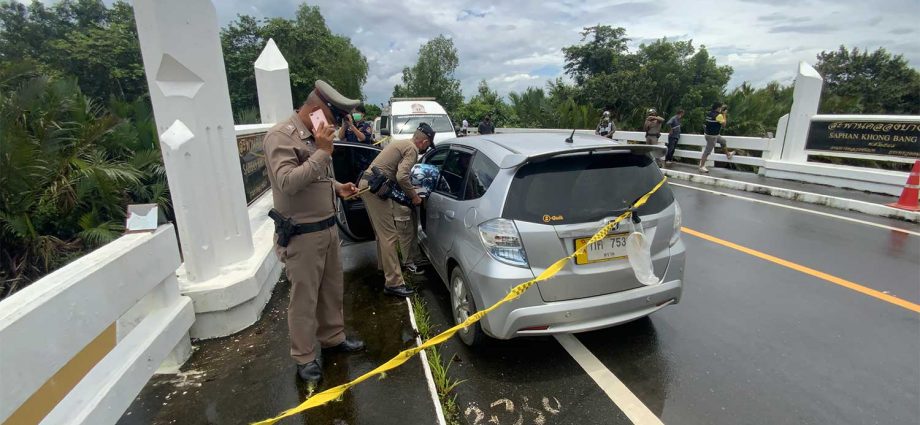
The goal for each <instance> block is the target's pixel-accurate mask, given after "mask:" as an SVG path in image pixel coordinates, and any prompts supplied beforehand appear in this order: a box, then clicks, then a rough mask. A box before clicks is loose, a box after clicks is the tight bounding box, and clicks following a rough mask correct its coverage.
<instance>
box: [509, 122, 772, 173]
mask: <svg viewBox="0 0 920 425" xmlns="http://www.w3.org/2000/svg"><path fill="white" fill-rule="evenodd" d="M495 131H496V132H498V133H535V132H546V131H552V132H559V133H571V132H572V130H571V129H569V130H566V129H540V128H497V129H495ZM575 133H576V134H594V130H575ZM724 137H725V139H726V141H727V142H728V146H729V149H732V150H737V149H743V150H745V151H747V152H760V153H761V156H760V157H758V156H753V155H749V156H744V155H735V157H734V159H733V160H732V161H729V160H728V158H726V157H725V155H724V154H721V153H713V154H712V155H709V158H710V159H715V160H718V161H722V162H732V163H735V164H745V165H754V166H758V167H762V166H763V165H764V157H765V156H767V155H768V153H769V152H770V145H771V143H775V139H768V138H762V137H739V136H724ZM613 139H614V140H624V141H635V142H642V143H645V133H644V132H641V131H617V132H616V133H614V134H613ZM667 142H668V141H667V135H666V134H662V135H661V138H660V139H659V141H658V143H660V144H662V145H666V144H667ZM680 146H700V147H703V146H706V139H705V138H704V137H703V135H702V134H684V135H681V137H680V141H679V142H678V149H676V150H675V151H674V156H676V157H679V158H693V159H697V160H698V159H700V157H702V156H703V152H702V150H700V151H694V150H687V149H680Z"/></svg>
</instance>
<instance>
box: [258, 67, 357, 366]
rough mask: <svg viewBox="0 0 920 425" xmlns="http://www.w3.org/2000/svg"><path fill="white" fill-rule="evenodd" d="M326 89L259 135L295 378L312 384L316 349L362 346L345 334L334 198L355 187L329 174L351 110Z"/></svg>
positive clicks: (318, 361) (319, 85)
mask: <svg viewBox="0 0 920 425" xmlns="http://www.w3.org/2000/svg"><path fill="white" fill-rule="evenodd" d="M358 103H359V102H358V101H357V100H352V99H348V98H346V97H344V96H342V95H341V94H339V92H337V91H336V90H335V89H334V88H332V86H330V85H329V84H327V83H325V82H323V81H316V84H315V86H314V90H313V91H312V92H311V93H310V95H309V96H308V97H307V100H306V101H305V102H304V103H303V106H301V108H300V109H299V110H298V111H297V112H296V113H294V114H293V115H292V116H291V117H290V118H288V119H286V120H284V121H281V122H279V123H278V124H277V125H275V126H274V127H272V128H271V129H270V130H269V131H268V133H267V134H266V135H265V141H264V149H265V158H266V163H267V168H268V179H269V181H270V182H271V189H272V199H273V200H274V209H273V210H272V212H271V214H270V216H271V217H272V219H274V220H275V230H276V236H275V252H276V253H277V255H278V258H279V259H280V260H281V261H282V262H283V263H284V264H285V272H286V274H287V277H288V280H290V282H291V300H290V304H288V331H289V333H290V338H291V357H293V358H294V361H296V362H297V375H298V376H299V377H300V378H301V379H303V380H304V381H306V382H308V383H311V384H317V383H319V382H320V381H321V380H322V378H323V368H322V352H330V351H340V352H355V351H360V350H362V349H364V342H363V341H361V340H360V339H357V338H353V337H346V336H345V320H344V317H343V308H342V307H343V306H342V303H343V298H344V285H343V277H342V261H341V258H340V256H339V235H338V229H337V228H336V226H335V218H334V214H335V205H336V202H335V196H336V195H338V196H340V197H347V196H350V195H353V194H355V193H356V192H357V188H356V187H355V185H354V183H339V182H337V181H336V180H335V177H334V176H333V172H332V149H333V145H332V139H333V134H334V131H335V124H336V123H340V122H342V120H343V119H344V117H345V115H346V114H347V113H348V112H350V111H351V110H352V109H353V108H354V107H355V106H356V105H358ZM316 110H321V111H322V113H323V115H324V116H325V119H326V122H327V123H329V124H328V125H325V124H323V123H320V124H319V125H318V128H314V125H313V123H312V120H311V119H310V113H311V112H314V111H316Z"/></svg>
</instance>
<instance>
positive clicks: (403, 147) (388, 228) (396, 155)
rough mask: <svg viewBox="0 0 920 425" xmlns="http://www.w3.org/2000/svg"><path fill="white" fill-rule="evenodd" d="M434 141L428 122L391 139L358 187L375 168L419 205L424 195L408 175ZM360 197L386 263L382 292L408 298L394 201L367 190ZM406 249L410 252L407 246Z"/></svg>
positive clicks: (359, 185)
mask: <svg viewBox="0 0 920 425" xmlns="http://www.w3.org/2000/svg"><path fill="white" fill-rule="evenodd" d="M433 144H434V130H433V129H432V128H431V126H429V125H428V124H426V123H421V124H419V126H418V128H417V129H416V130H415V134H413V135H412V138H411V139H409V140H400V141H397V142H390V143H389V144H387V146H386V147H385V148H383V151H382V152H380V154H379V155H377V158H376V159H374V161H373V162H372V163H371V165H370V167H369V168H368V169H367V170H366V171H365V172H364V176H365V177H364V178H362V179H361V181H360V182H359V183H358V187H359V188H360V189H364V188H367V187H368V185H369V183H368V180H367V178H368V176H372V175H373V170H374V169H375V168H376V169H377V170H378V171H379V172H380V173H381V174H383V175H384V176H386V178H387V179H389V180H391V181H393V182H395V183H397V184H398V185H399V187H400V188H402V190H403V192H405V193H406V195H408V197H409V199H411V200H412V204H413V205H420V204H421V203H422V198H420V197H419V196H418V194H417V193H416V192H415V188H414V187H412V183H411V182H410V179H409V174H410V171H411V170H412V166H413V165H415V163H416V162H417V161H418V155H419V152H424V151H425V150H427V149H428V148H429V147H430V146H432V145H433ZM361 197H362V199H363V200H364V205H365V206H366V207H367V215H368V216H369V217H370V219H371V226H372V227H373V228H374V234H375V235H376V236H377V255H378V256H379V258H378V259H379V262H380V263H381V264H383V273H384V277H385V279H386V282H385V283H386V285H385V286H384V290H383V291H384V293H386V294H387V295H394V296H398V297H408V296H409V295H412V293H413V292H414V291H413V290H412V289H411V288H409V287H408V286H407V285H406V282H405V281H404V280H403V277H402V271H401V270H400V264H399V254H398V253H397V252H396V244H397V243H398V242H399V232H398V230H397V228H396V222H395V218H394V216H393V211H394V208H393V201H392V200H390V199H381V198H380V197H379V196H378V195H377V194H376V193H373V192H365V193H364V194H362V196H361ZM413 243H414V241H413ZM406 250H407V254H408V248H407V249H406Z"/></svg>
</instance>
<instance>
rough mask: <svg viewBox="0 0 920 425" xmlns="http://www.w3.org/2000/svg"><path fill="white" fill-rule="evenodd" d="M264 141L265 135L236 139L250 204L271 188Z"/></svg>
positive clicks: (247, 199)
mask: <svg viewBox="0 0 920 425" xmlns="http://www.w3.org/2000/svg"><path fill="white" fill-rule="evenodd" d="M264 139H265V133H260V134H248V135H245V136H237V137H236V146H237V148H238V149H239V151H240V169H241V170H242V172H243V188H244V189H245V190H246V203H248V204H251V203H252V201H254V200H256V199H257V198H258V197H259V196H260V195H262V194H263V193H265V191H267V190H268V189H269V187H270V184H269V181H268V170H267V169H266V168H265V152H264V151H263V150H262V141H263V140H264Z"/></svg>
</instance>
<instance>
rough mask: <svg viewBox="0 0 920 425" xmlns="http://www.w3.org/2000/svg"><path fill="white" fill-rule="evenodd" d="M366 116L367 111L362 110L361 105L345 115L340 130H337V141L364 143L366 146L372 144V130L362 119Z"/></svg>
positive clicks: (369, 124) (362, 106)
mask: <svg viewBox="0 0 920 425" xmlns="http://www.w3.org/2000/svg"><path fill="white" fill-rule="evenodd" d="M366 116H367V111H366V110H365V109H364V105H363V104H359V105H358V106H356V107H355V109H354V110H353V111H352V112H351V114H349V115H347V116H346V118H345V121H344V122H342V128H341V129H339V135H338V136H339V140H344V141H346V142H351V143H366V144H368V145H370V144H373V143H374V128H373V126H372V125H371V123H369V122H368V121H367V120H365V119H364V118H365V117H366Z"/></svg>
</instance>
